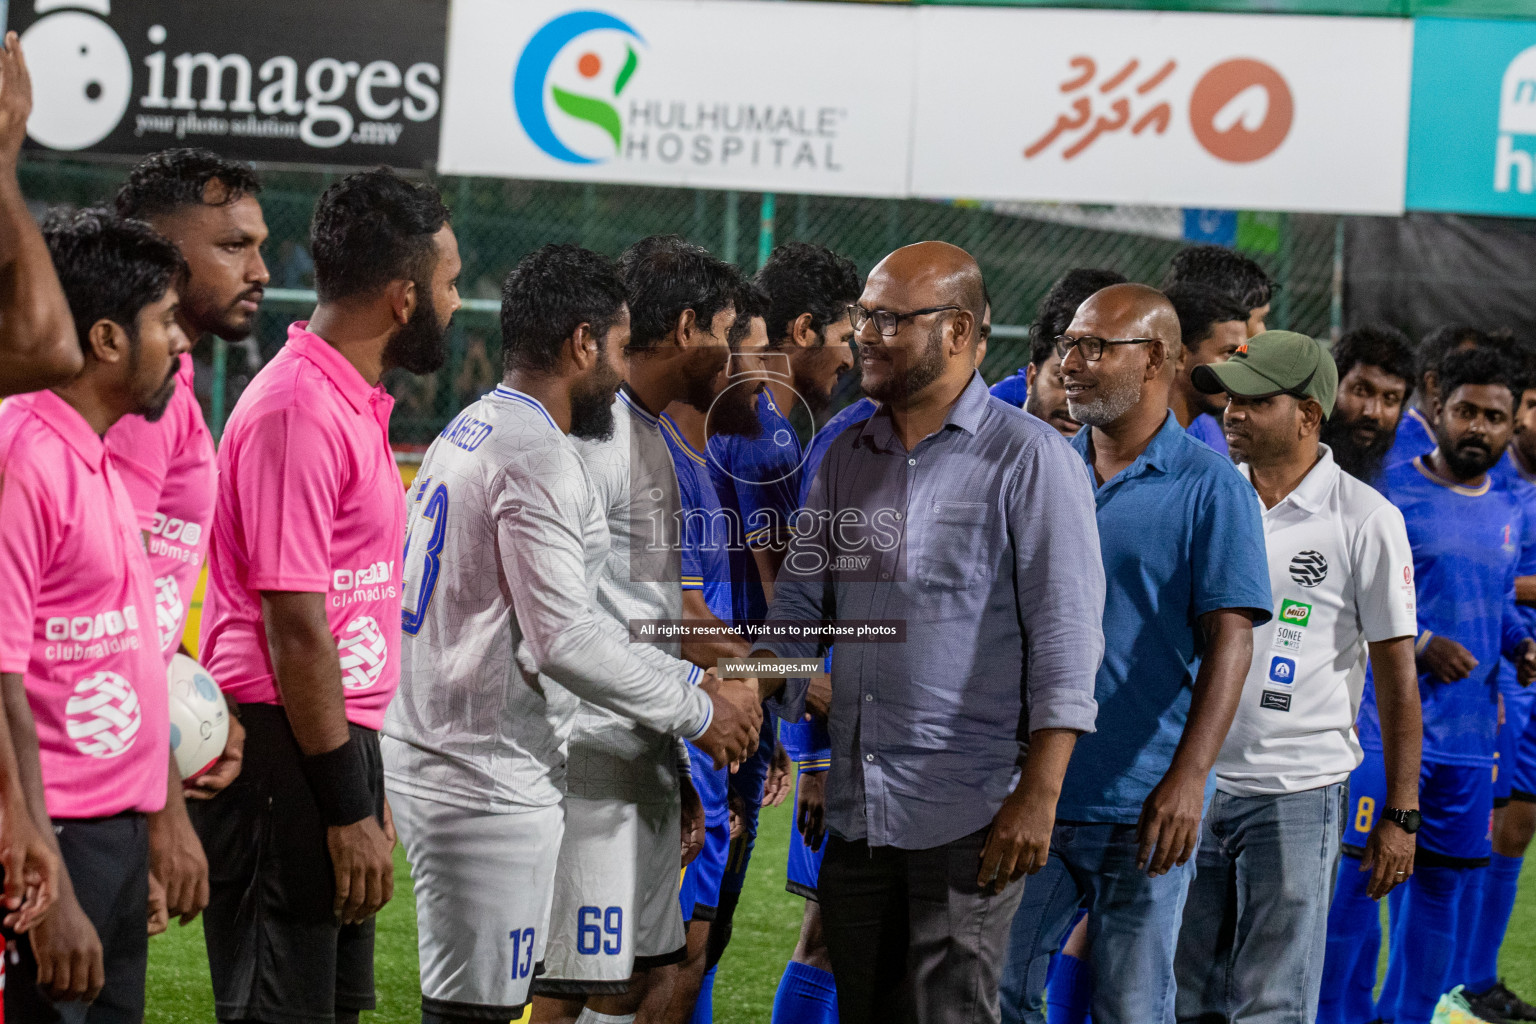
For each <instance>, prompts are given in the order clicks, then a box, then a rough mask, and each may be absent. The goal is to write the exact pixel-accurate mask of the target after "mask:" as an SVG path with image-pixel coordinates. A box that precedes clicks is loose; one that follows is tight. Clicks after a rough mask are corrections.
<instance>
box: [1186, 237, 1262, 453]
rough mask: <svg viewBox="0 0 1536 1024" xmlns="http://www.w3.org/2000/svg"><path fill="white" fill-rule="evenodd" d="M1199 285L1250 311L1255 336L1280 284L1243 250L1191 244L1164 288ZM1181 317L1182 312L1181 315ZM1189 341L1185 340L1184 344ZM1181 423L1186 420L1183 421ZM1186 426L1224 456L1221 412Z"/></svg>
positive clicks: (1251, 332)
mask: <svg viewBox="0 0 1536 1024" xmlns="http://www.w3.org/2000/svg"><path fill="white" fill-rule="evenodd" d="M1188 284H1192V285H1197V286H1199V287H1202V288H1210V289H1211V290H1213V291H1217V292H1220V293H1221V294H1222V295H1225V296H1226V297H1227V298H1228V299H1229V300H1231V301H1232V302H1234V303H1236V304H1237V305H1239V306H1241V307H1242V308H1243V309H1245V310H1247V333H1248V337H1250V338H1252V337H1253V336H1255V335H1257V334H1262V333H1264V329H1265V325H1264V321H1265V319H1266V318H1268V316H1269V308H1270V303H1271V302H1272V301H1273V300H1274V297H1275V292H1276V290H1278V289H1279V287H1280V286H1279V284H1278V283H1276V282H1275V281H1273V280H1271V279H1270V277H1269V275H1268V274H1266V273H1264V268H1263V267H1261V266H1259V265H1258V264H1257V263H1255V262H1253V260H1251V259H1249V258H1248V257H1246V256H1243V255H1241V254H1240V253H1236V252H1233V251H1232V250H1231V249H1228V248H1226V247H1225V246H1221V245H1192V246H1190V247H1189V248H1187V249H1183V250H1181V251H1180V252H1179V254H1178V255H1177V256H1175V257H1174V258H1173V262H1172V263H1171V264H1170V265H1169V268H1168V276H1167V279H1166V280H1165V281H1164V282H1163V291H1164V292H1168V293H1170V297H1171V292H1172V291H1173V290H1174V289H1176V288H1179V287H1180V286H1181V285H1188ZM1180 319H1182V314H1181V315H1180ZM1188 344H1189V342H1188V340H1187V339H1186V341H1185V345H1186V346H1187V345H1188ZM1179 422H1181V423H1183V422H1184V421H1183V420H1180V421H1179ZM1185 429H1186V430H1187V431H1188V432H1189V433H1191V434H1193V435H1194V436H1195V437H1197V438H1199V439H1200V440H1201V441H1204V442H1205V443H1206V444H1207V445H1209V446H1210V447H1211V448H1213V449H1215V450H1216V451H1218V452H1221V453H1222V454H1223V455H1225V454H1227V439H1226V436H1225V435H1224V434H1223V433H1222V432H1221V412H1220V411H1219V410H1218V411H1216V412H1215V413H1211V412H1209V411H1206V412H1201V413H1200V414H1199V415H1196V416H1195V417H1193V419H1191V421H1190V422H1188V423H1185Z"/></svg>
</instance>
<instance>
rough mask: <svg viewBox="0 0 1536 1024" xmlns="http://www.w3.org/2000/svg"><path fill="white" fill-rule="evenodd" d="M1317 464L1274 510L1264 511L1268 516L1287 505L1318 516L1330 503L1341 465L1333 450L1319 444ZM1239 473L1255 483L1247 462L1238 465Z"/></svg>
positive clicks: (1277, 503)
mask: <svg viewBox="0 0 1536 1024" xmlns="http://www.w3.org/2000/svg"><path fill="white" fill-rule="evenodd" d="M1317 449H1318V459H1317V463H1316V464H1315V465H1314V466H1313V467H1312V468H1311V469H1309V470H1307V475H1306V476H1304V477H1302V478H1301V482H1300V483H1298V484H1297V485H1296V486H1295V487H1293V488H1291V493H1290V494H1287V495H1286V496H1285V497H1283V498H1281V499H1280V500H1279V501H1277V502H1275V505H1274V508H1267V509H1264V514H1265V515H1268V514H1269V513H1271V512H1273V511H1274V510H1275V509H1276V508H1279V507H1280V506H1282V505H1285V504H1287V503H1289V504H1292V505H1295V506H1296V507H1297V508H1299V509H1301V510H1302V511H1303V512H1305V513H1306V514H1307V515H1309V516H1312V515H1317V513H1319V512H1321V511H1322V510H1323V507H1324V506H1325V505H1327V503H1328V495H1329V494H1331V493H1333V488H1334V485H1335V484H1337V483H1338V481H1339V473H1340V472H1342V470H1340V469H1339V464H1338V463H1337V462H1335V461H1334V460H1333V449H1332V448H1329V447H1328V446H1327V445H1325V444H1322V443H1319V444H1318V446H1317ZM1237 469H1238V472H1240V473H1242V474H1243V478H1244V479H1245V480H1248V481H1249V482H1250V483H1251V482H1252V481H1253V472H1252V468H1251V467H1250V466H1249V465H1248V463H1246V462H1242V463H1239V464H1238V467H1237ZM1261 504H1262V503H1261Z"/></svg>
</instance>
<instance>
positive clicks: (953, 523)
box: [917, 501, 991, 587]
mask: <svg viewBox="0 0 1536 1024" xmlns="http://www.w3.org/2000/svg"><path fill="white" fill-rule="evenodd" d="M990 513H991V507H990V506H989V505H987V504H986V503H985V502H981V501H935V502H934V503H933V508H932V511H931V514H930V518H929V522H928V528H927V529H926V530H924V531H923V549H922V551H921V552H920V554H919V557H918V570H917V572H918V579H919V580H921V581H922V582H923V583H925V584H927V585H928V586H930V587H968V586H971V585H972V584H974V583H976V582H977V581H979V580H980V579H981V577H982V572H983V569H984V568H985V566H984V565H983V559H982V552H983V551H984V550H985V547H986V536H987V517H988V515H989V514H990Z"/></svg>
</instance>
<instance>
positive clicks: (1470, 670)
mask: <svg viewBox="0 0 1536 1024" xmlns="http://www.w3.org/2000/svg"><path fill="white" fill-rule="evenodd" d="M1514 376H1515V371H1514V367H1513V366H1512V365H1511V364H1510V362H1509V361H1508V360H1507V359H1505V358H1503V357H1502V356H1501V355H1500V354H1499V353H1497V352H1494V351H1490V350H1487V349H1475V350H1472V351H1468V352H1453V353H1452V354H1451V355H1449V356H1448V357H1447V358H1446V359H1445V360H1444V361H1443V362H1442V363H1441V364H1440V366H1439V367H1438V371H1437V379H1438V381H1439V382H1440V385H1441V388H1442V390H1441V392H1440V394H1442V395H1443V399H1442V400H1439V401H1437V402H1436V406H1435V413H1436V415H1435V418H1434V419H1433V420H1432V425H1433V427H1434V431H1435V438H1436V447H1435V448H1434V449H1433V450H1432V451H1431V452H1429V453H1428V454H1427V455H1423V456H1419V457H1417V458H1414V459H1412V460H1410V461H1408V462H1403V463H1398V464H1397V465H1395V466H1392V467H1389V468H1388V470H1387V472H1386V476H1385V478H1384V480H1383V493H1384V494H1385V495H1386V496H1387V498H1388V499H1389V500H1390V501H1391V502H1392V503H1393V504H1394V505H1396V506H1397V507H1398V509H1399V510H1401V511H1402V513H1403V518H1404V521H1405V522H1406V524H1407V527H1408V538H1409V543H1410V544H1411V545H1412V548H1413V558H1414V566H1413V580H1411V581H1410V580H1404V585H1405V586H1406V585H1409V584H1410V583H1412V584H1414V585H1415V586H1416V588H1417V599H1418V613H1419V627H1420V630H1421V632H1420V635H1419V638H1418V641H1417V642H1416V645H1415V648H1416V651H1417V652H1418V665H1419V672H1420V675H1419V695H1420V700H1421V703H1422V705H1423V709H1424V747H1423V766H1422V769H1421V771H1420V778H1419V801H1420V809H1421V811H1422V818H1421V816H1420V814H1419V813H1415V811H1414V810H1413V809H1412V808H1403V807H1393V806H1392V805H1391V804H1390V803H1389V802H1388V800H1387V779H1386V770H1385V767H1384V762H1383V759H1382V742H1381V735H1380V724H1379V722H1378V720H1377V716H1376V710H1375V701H1374V694H1373V692H1372V691H1371V690H1370V689H1369V688H1368V689H1367V690H1366V694H1365V699H1364V701H1363V702H1362V705H1361V710H1360V718H1359V722H1358V726H1357V728H1358V730H1359V734H1360V744H1361V746H1362V747H1363V748H1364V749H1365V751H1366V754H1365V761H1364V763H1363V764H1361V766H1360V767H1359V768H1358V769H1356V770H1355V772H1354V774H1353V775H1352V776H1351V778H1350V799H1351V807H1350V813H1349V815H1348V820H1347V825H1346V832H1345V837H1344V843H1345V847H1346V849H1345V852H1346V855H1349V854H1351V853H1353V855H1355V856H1359V855H1360V854H1361V851H1362V850H1363V848H1364V846H1365V844H1366V841H1367V837H1368V835H1369V833H1370V830H1371V829H1372V828H1373V827H1374V826H1375V824H1376V821H1377V820H1378V818H1379V817H1380V816H1383V815H1384V816H1387V817H1389V818H1391V819H1392V820H1393V821H1396V822H1397V823H1398V824H1399V825H1400V826H1401V827H1403V828H1405V829H1406V830H1407V831H1409V832H1410V833H1412V832H1417V834H1418V857H1417V859H1416V861H1415V867H1414V869H1413V876H1412V877H1411V878H1410V879H1409V881H1408V884H1407V885H1406V886H1403V887H1401V890H1400V891H1402V892H1403V893H1404V895H1403V896H1402V897H1401V898H1400V900H1398V901H1397V902H1396V903H1395V904H1394V906H1395V907H1396V910H1395V912H1394V914H1393V921H1392V940H1391V949H1390V956H1389V960H1388V972H1387V979H1386V983H1385V985H1384V987H1383V990H1382V993H1381V998H1380V1000H1379V1001H1378V1002H1377V1004H1376V1006H1375V1010H1374V1013H1372V1011H1371V1009H1370V1008H1369V1006H1368V1005H1367V1004H1368V1001H1369V998H1370V992H1371V987H1372V984H1373V982H1374V977H1375V952H1374V951H1375V949H1376V948H1377V946H1378V945H1379V942H1377V943H1374V944H1373V942H1372V936H1373V935H1374V934H1375V929H1376V927H1379V926H1378V925H1377V918H1376V908H1375V906H1374V905H1373V904H1372V903H1371V902H1370V900H1369V896H1368V894H1367V893H1366V884H1367V881H1368V879H1367V875H1366V873H1365V872H1362V871H1359V870H1351V869H1350V867H1349V865H1348V862H1347V861H1346V862H1345V863H1344V866H1342V867H1341V868H1340V870H1339V872H1338V881H1337V886H1336V889H1335V894H1334V903H1333V907H1332V910H1331V911H1330V914H1329V934H1328V960H1329V963H1328V964H1327V965H1325V968H1324V992H1325V999H1324V1002H1323V1005H1322V1006H1321V1007H1320V1008H1319V1009H1320V1012H1319V1020H1322V1021H1341V1022H1349V1024H1356V1022H1363V1021H1365V1020H1368V1019H1372V1018H1373V1017H1374V1018H1380V1019H1382V1020H1389V1021H1396V1022H1398V1024H1428V1022H1429V1020H1430V1017H1431V1015H1432V1014H1434V1013H1435V1010H1436V1004H1437V1003H1438V1002H1439V1000H1440V997H1441V995H1442V993H1443V992H1444V991H1445V988H1446V982H1447V980H1448V979H1449V976H1450V973H1451V970H1452V963H1453V953H1454V945H1455V943H1454V936H1456V935H1457V934H1458V915H1459V913H1460V912H1461V910H1462V908H1463V900H1464V896H1465V892H1466V888H1467V886H1468V884H1469V883H1470V882H1471V878H1472V873H1473V871H1474V870H1476V869H1477V868H1479V867H1481V866H1484V865H1486V864H1487V863H1488V856H1489V852H1490V850H1489V847H1490V837H1489V822H1490V818H1491V815H1492V812H1493V787H1492V777H1491V771H1492V765H1493V754H1494V745H1495V737H1496V732H1497V728H1498V668H1499V661H1500V658H1501V656H1504V657H1511V658H1515V659H1517V660H1518V663H1519V665H1520V671H1521V673H1522V679H1525V678H1528V677H1529V676H1530V675H1531V674H1532V673H1533V671H1536V641H1533V640H1531V639H1530V637H1529V631H1528V627H1527V623H1526V622H1525V620H1524V619H1523V618H1522V617H1521V614H1520V612H1519V610H1518V606H1517V605H1516V603H1515V578H1516V574H1517V572H1518V567H1519V558H1520V549H1521V541H1522V533H1523V530H1524V515H1525V512H1524V509H1523V507H1522V505H1521V503H1520V499H1519V498H1518V497H1517V496H1516V495H1515V494H1513V493H1512V492H1510V491H1509V490H1508V489H1507V488H1504V487H1500V486H1497V485H1496V484H1495V482H1494V480H1493V479H1492V477H1491V476H1490V475H1489V471H1490V470H1491V469H1493V467H1494V465H1495V464H1496V463H1497V462H1498V460H1499V458H1500V457H1501V456H1502V455H1503V452H1504V448H1505V446H1506V445H1507V444H1508V442H1509V438H1510V435H1511V433H1512V431H1513V417H1514V411H1515V406H1516V402H1517V396H1518V394H1519V389H1518V388H1517V386H1516V385H1515V384H1514V383H1513V380H1514ZM1316 571H1326V569H1325V568H1324V567H1322V566H1312V565H1307V564H1301V563H1300V562H1299V563H1298V564H1297V565H1295V566H1293V572H1295V573H1301V574H1303V575H1304V574H1305V573H1307V572H1316ZM1421 823H1422V828H1420V825H1421ZM1351 847H1353V848H1354V849H1353V851H1352V850H1351V849H1350V848H1351Z"/></svg>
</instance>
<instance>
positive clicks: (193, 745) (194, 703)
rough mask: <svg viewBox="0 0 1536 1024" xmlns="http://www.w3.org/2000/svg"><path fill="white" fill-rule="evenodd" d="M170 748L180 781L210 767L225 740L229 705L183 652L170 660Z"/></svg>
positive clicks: (204, 672) (199, 773)
mask: <svg viewBox="0 0 1536 1024" xmlns="http://www.w3.org/2000/svg"><path fill="white" fill-rule="evenodd" d="M167 677H168V678H167V681H168V682H169V684H170V690H171V750H172V751H174V752H175V754H176V767H177V769H178V770H180V772H181V777H182V779H183V780H187V779H195V778H197V777H198V776H199V775H201V774H203V772H206V771H207V770H208V769H209V768H212V767H213V764H214V762H215V761H217V760H218V759H219V755H220V754H222V753H223V752H224V743H225V741H226V740H228V739H229V706H228V705H227V704H225V703H224V694H223V693H221V692H220V691H219V686H218V684H217V683H215V682H214V681H213V677H212V676H210V675H209V674H208V670H207V669H205V668H203V666H201V665H199V664H198V663H197V662H195V661H193V660H192V659H191V658H189V657H187V656H186V655H185V654H178V655H176V656H175V657H174V658H172V659H171V667H170V671H169V672H168V673H167Z"/></svg>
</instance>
